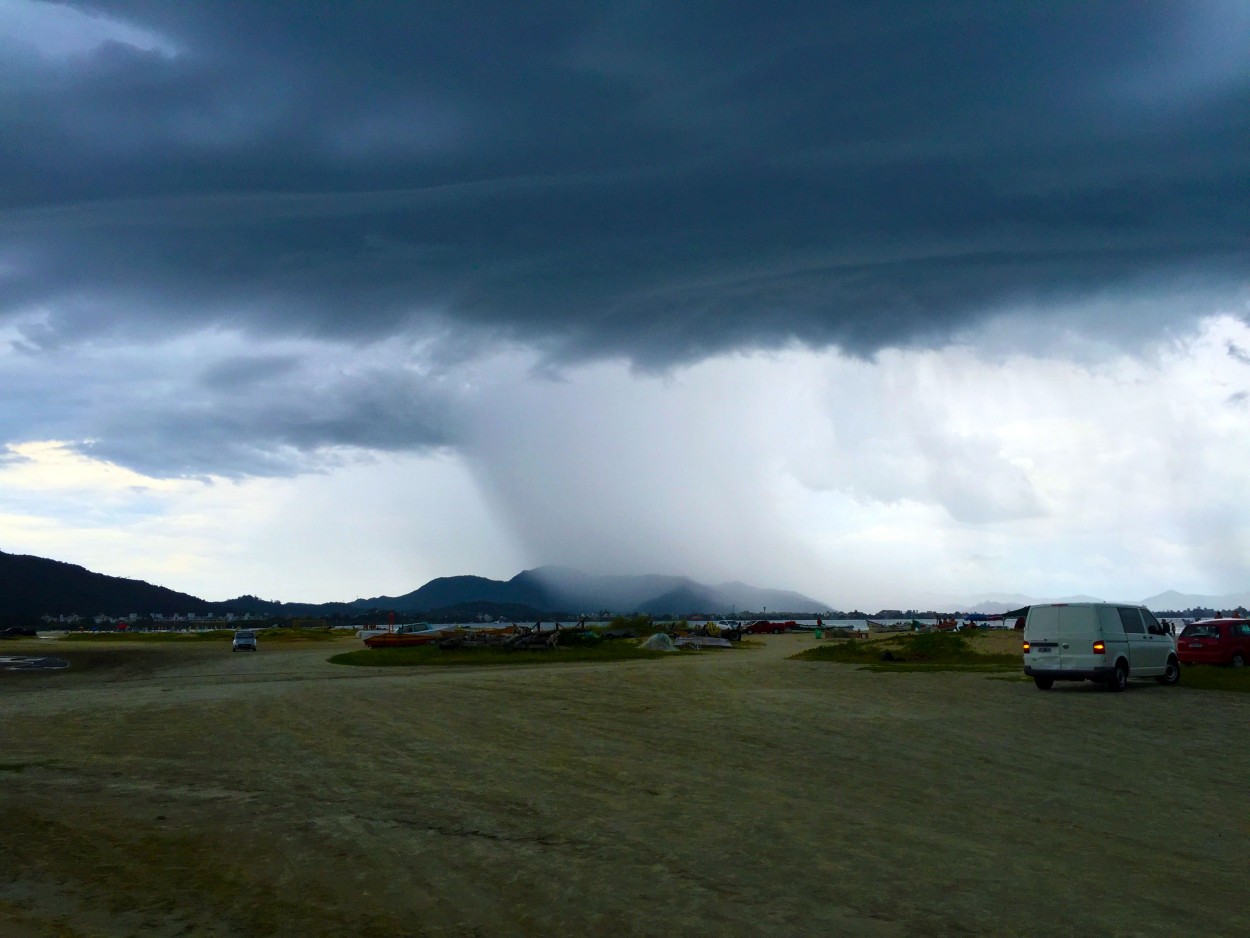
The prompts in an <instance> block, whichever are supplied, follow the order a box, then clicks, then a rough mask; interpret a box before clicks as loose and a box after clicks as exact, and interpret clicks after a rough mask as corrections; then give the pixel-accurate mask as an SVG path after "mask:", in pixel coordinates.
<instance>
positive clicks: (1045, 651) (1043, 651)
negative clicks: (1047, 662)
mask: <svg viewBox="0 0 1250 938" xmlns="http://www.w3.org/2000/svg"><path fill="white" fill-rule="evenodd" d="M1034 650H1035V651H1036V652H1037V653H1038V654H1039V655H1049V654H1050V653H1051V652H1052V651H1054V649H1053V648H1045V647H1043V648H1037V649H1034Z"/></svg>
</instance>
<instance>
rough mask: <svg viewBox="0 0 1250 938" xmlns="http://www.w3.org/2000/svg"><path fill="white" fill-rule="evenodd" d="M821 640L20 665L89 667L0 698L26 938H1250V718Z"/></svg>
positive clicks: (17, 917)
mask: <svg viewBox="0 0 1250 938" xmlns="http://www.w3.org/2000/svg"><path fill="white" fill-rule="evenodd" d="M814 641H815V640H814V639H813V638H812V637H811V636H810V635H784V636H774V637H768V638H766V639H762V640H761V643H760V647H757V648H753V649H743V650H740V651H733V652H704V653H700V654H689V655H680V656H673V657H670V658H665V659H662V660H658V661H645V662H637V663H635V662H629V663H624V664H605V665H567V666H559V667H548V668H542V669H534V668H507V669H489V670H488V669H477V670H455V671H451V670H442V669H361V668H346V667H341V666H336V665H331V664H328V663H326V660H325V659H326V657H327V656H328V655H329V654H331V653H333V651H335V650H342V649H344V648H347V647H354V645H353V644H351V643H348V644H347V645H345V646H339V647H338V648H337V649H336V648H329V647H326V646H299V647H290V648H281V647H279V646H276V645H274V644H269V645H265V644H264V643H263V642H262V650H261V651H260V652H259V653H258V654H255V655H250V654H247V655H232V654H231V653H230V652H229V651H228V650H226V649H225V648H224V647H221V646H217V645H194V646H191V645H188V646H185V647H174V648H171V647H168V646H136V645H128V646H114V647H112V648H96V647H94V646H93V647H92V648H91V649H90V650H83V648H82V646H70V645H68V644H67V643H50V642H47V641H38V642H37V641H33V640H32V641H24V642H8V643H6V645H5V649H4V651H5V652H6V653H13V654H21V653H42V654H48V653H52V652H53V651H54V652H55V654H57V655H59V656H62V657H67V658H71V660H72V664H73V667H71V669H70V670H68V671H64V672H59V673H47V674H38V673H35V674H26V673H7V674H5V673H0V935H4V936H6V938H25V936H44V935H57V936H70V935H83V936H114V935H118V936H129V935H137V934H144V935H147V936H163V935H171V936H172V935H205V936H218V935H222V936H236V935H237V936H259V935H301V936H302V935H378V936H389V935H457V936H468V935H612V936H614V938H624V936H632V935H639V936H643V935H646V936H652V935H867V936H875V935H881V936H920V935H932V936H945V935H993V936H1011V935H1055V934H1060V935H1062V934H1077V933H1079V934H1081V935H1107V936H1119V935H1126V936H1127V935H1182V934H1184V935H1192V934H1203V935H1244V934H1246V929H1247V919H1246V909H1247V905H1246V902H1247V899H1246V891H1245V861H1246V856H1247V853H1248V852H1250V851H1248V845H1250V820H1248V819H1250V813H1248V812H1247V811H1246V810H1245V794H1246V791H1247V790H1248V789H1250V742H1248V740H1247V734H1246V732H1245V728H1246V726H1248V725H1250V700H1247V698H1246V697H1245V696H1243V695H1238V694H1212V693H1203V692H1198V691H1193V690H1186V689H1185V688H1184V687H1183V686H1182V687H1179V688H1161V687H1158V686H1156V685H1155V684H1153V682H1152V683H1150V684H1140V685H1133V686H1131V687H1130V689H1129V691H1128V692H1126V693H1124V694H1118V695H1117V694H1110V693H1106V692H1103V691H1100V690H1098V689H1096V688H1094V687H1093V686H1091V685H1071V686H1066V687H1058V688H1056V689H1055V690H1054V691H1051V692H1049V693H1044V694H1043V693H1039V692H1038V691H1036V690H1035V689H1034V688H1033V686H1032V685H1031V683H1025V682H1022V681H1020V680H1018V679H1017V678H1016V676H1015V675H1006V676H1003V675H999V676H997V677H994V676H986V675H982V674H951V673H945V674H871V673H867V672H861V671H857V670H855V669H854V668H853V667H851V666H847V665H836V664H827V663H814V662H813V663H805V662H795V661H788V660H786V657H787V656H788V655H790V654H792V653H793V652H795V651H797V650H800V649H801V648H804V647H809V646H810V645H811V644H812V643H813V642H814ZM32 650H33V651H32ZM1004 678H1005V679H1004Z"/></svg>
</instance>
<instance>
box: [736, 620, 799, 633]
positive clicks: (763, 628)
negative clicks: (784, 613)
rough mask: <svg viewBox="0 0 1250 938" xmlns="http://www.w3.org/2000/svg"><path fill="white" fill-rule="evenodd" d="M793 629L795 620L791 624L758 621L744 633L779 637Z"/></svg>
mask: <svg viewBox="0 0 1250 938" xmlns="http://www.w3.org/2000/svg"><path fill="white" fill-rule="evenodd" d="M792 628H794V620H790V621H789V622H770V621H769V620H767V619H758V620H756V621H755V622H752V623H751V624H750V625H748V626H747V627H746V628H744V629H743V630H742V631H743V632H747V633H749V634H751V635H778V634H780V633H781V632H787V631H789V630H790V629H792Z"/></svg>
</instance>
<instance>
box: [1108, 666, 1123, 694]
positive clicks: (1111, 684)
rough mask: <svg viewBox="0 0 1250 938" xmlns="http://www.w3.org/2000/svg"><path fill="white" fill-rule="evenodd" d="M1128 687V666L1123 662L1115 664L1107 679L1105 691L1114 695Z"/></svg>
mask: <svg viewBox="0 0 1250 938" xmlns="http://www.w3.org/2000/svg"><path fill="white" fill-rule="evenodd" d="M1126 687H1128V665H1127V664H1125V663H1124V662H1123V661H1117V662H1116V663H1115V670H1114V671H1113V672H1111V677H1109V678H1108V679H1107V690H1109V691H1115V692H1116V693H1118V692H1120V691H1122V690H1124V688H1126Z"/></svg>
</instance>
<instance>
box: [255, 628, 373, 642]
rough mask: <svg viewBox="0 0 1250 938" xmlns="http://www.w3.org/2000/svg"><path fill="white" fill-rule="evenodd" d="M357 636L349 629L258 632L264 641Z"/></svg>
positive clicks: (313, 640) (330, 639) (312, 639)
mask: <svg viewBox="0 0 1250 938" xmlns="http://www.w3.org/2000/svg"><path fill="white" fill-rule="evenodd" d="M231 634H234V633H231ZM355 637H356V633H355V632H351V631H348V630H347V629H339V630H338V631H337V632H336V631H334V630H333V629H262V630H260V631H258V632H257V633H256V638H257V640H258V641H262V642H333V641H337V640H338V639H344V638H351V639H354V638H355Z"/></svg>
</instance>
